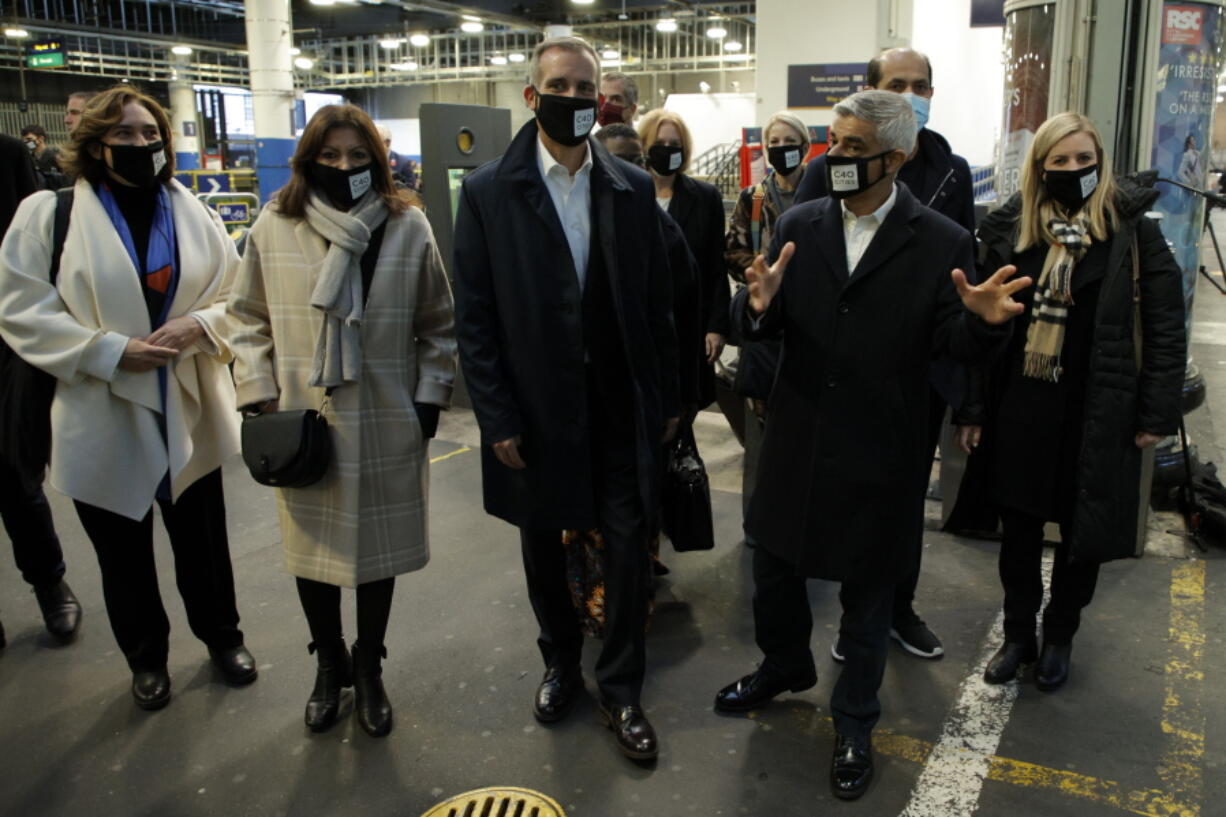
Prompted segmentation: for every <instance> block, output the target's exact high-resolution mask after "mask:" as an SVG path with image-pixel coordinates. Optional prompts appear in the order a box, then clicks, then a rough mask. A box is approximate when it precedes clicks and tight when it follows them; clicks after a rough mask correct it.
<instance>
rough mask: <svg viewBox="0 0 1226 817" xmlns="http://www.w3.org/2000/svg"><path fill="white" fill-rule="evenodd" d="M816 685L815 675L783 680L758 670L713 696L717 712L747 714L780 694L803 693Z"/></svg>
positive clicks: (760, 669) (773, 674)
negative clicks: (787, 692) (789, 691)
mask: <svg viewBox="0 0 1226 817" xmlns="http://www.w3.org/2000/svg"><path fill="white" fill-rule="evenodd" d="M816 683H817V673H816V672H814V673H813V674H812V675H808V676H805V677H803V678H798V679H792V678H784V677H782V676H780V675H776V674H775V673H773V672H769V671H767V670H763V669H762V668H760V667H759V668H758V670H757V671H756V672H751V673H750V674H749V675H746V676H745V677H744V678H742V679H741V680H739V681H737V682H735V683H732V684H729V685H728V686H726V687H724V688H723V689H721V690H720V691H719V692H717V693H716V694H715V710H716V711H717V712H748V711H749V710H751V709H757V708H758V707H760V706H762V705H763V704H765V703H767V702H768V701H770V699H771V698H774V697H775V696H776V695H778V694H779V693H781V692H786V691H788V690H791V691H792V692H804V691H805V690H806V689H809V688H810V687H812V686H813V685H814V684H816Z"/></svg>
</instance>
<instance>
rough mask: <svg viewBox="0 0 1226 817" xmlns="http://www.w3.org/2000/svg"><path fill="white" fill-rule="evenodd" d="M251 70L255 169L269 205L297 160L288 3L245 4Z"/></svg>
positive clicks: (258, 1) (261, 1)
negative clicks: (290, 167) (292, 160)
mask: <svg viewBox="0 0 1226 817" xmlns="http://www.w3.org/2000/svg"><path fill="white" fill-rule="evenodd" d="M246 14H247V66H248V70H249V72H250V76H251V103H252V110H253V113H254V117H255V139H256V143H255V144H256V151H255V163H256V176H257V179H258V180H259V186H260V198H261V199H263V200H264V201H265V202H267V201H268V199H269V198H270V197H271V196H272V194H273V193H275V192H276V191H277V190H279V189H281V188H282V187H284V186H285V184H286V182H288V181H289V176H290V169H289V160H290V157H291V156H293V154H294V139H293V111H294V72H293V63H292V62H291V57H290V53H289V50H290V47H291V45H292V38H291V31H292V28H291V26H290V5H289V0H254V2H251V3H247V4H246Z"/></svg>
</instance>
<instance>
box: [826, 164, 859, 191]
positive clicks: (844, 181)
mask: <svg viewBox="0 0 1226 817" xmlns="http://www.w3.org/2000/svg"><path fill="white" fill-rule="evenodd" d="M830 184H831V187H833V189H834V190H835V191H837V192H840V193H841V192H843V191H845V190H858V189H859V188H860V172H859V170H858V169H857V168H856V166H855V165H831V166H830Z"/></svg>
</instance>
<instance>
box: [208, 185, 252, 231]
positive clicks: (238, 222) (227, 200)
mask: <svg viewBox="0 0 1226 817" xmlns="http://www.w3.org/2000/svg"><path fill="white" fill-rule="evenodd" d="M196 198H198V199H200V201H202V202H204V206H205V207H208V208H209V209H210V210H215V211H216V212H217V215H219V216H221V221H222V223H223V224H225V225H226V227H227V228H229V229H235V228H238V227H250V226H251V225H252V224H254V223H255V219H256V216H258V215H259V214H260V199H259V197H258V196H256V195H255V194H254V193H198V194H197V195H196Z"/></svg>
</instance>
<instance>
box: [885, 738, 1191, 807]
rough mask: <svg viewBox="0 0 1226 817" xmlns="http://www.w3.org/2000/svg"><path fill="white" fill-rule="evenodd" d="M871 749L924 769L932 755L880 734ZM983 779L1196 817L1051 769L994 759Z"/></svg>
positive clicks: (1161, 799) (927, 746) (1145, 794)
mask: <svg viewBox="0 0 1226 817" xmlns="http://www.w3.org/2000/svg"><path fill="white" fill-rule="evenodd" d="M873 749H874V750H875V751H876V752H877V753H878V754H879V755H883V756H885V757H894V758H898V759H900V760H909V761H911V762H912V763H915V764H917V765H920V766H923V765H924V764H926V763H927V762H928V759H929V757H930V756H931V755H932V750H933V744H932V743H929V742H928V741H926V740H920V739H918V738H912V737H908V736H907V735H898V734H894V733H892V732H888V731H886V730H880V731H878V732H875V733H874V734H873ZM985 779H987V780H994V781H996V782H997V783H1009V784H1011V785H1014V786H1024V787H1026V788H1033V789H1046V790H1050V791H1055V792H1057V793H1059V794H1063V795H1067V796H1069V797H1078V798H1081V799H1083V800H1089V801H1091V802H1094V803H1097V804H1099V805H1104V806H1111V807H1114V808H1117V809H1119V810H1120V811H1126V812H1129V813H1131V814H1139V815H1144V816H1145V817H1176V815H1180V816H1186V817H1190V816H1191V815H1197V814H1199V810H1198V809H1197V808H1195V807H1188V806H1185V805H1182V804H1180V803H1177V802H1176V801H1175V800H1174V799H1173V798H1171V797H1170V796H1169V795H1168V794H1166V793H1165V792H1162V791H1159V790H1158V789H1140V790H1129V789H1128V788H1127V787H1125V786H1123V785H1122V784H1120V783H1118V782H1116V781H1114V780H1102V779H1099V778H1097V777H1091V776H1089V775H1084V774H1077V773H1076V772H1070V771H1065V770H1063V769H1052V768H1048V767H1046V766H1039V765H1037V764H1035V763H1026V762H1025V761H1022V760H1013V759H1012V758H1007V757H999V756H995V755H994V756H992V757H991V758H990V759H989V766H988V773H987V777H986V778H985Z"/></svg>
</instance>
